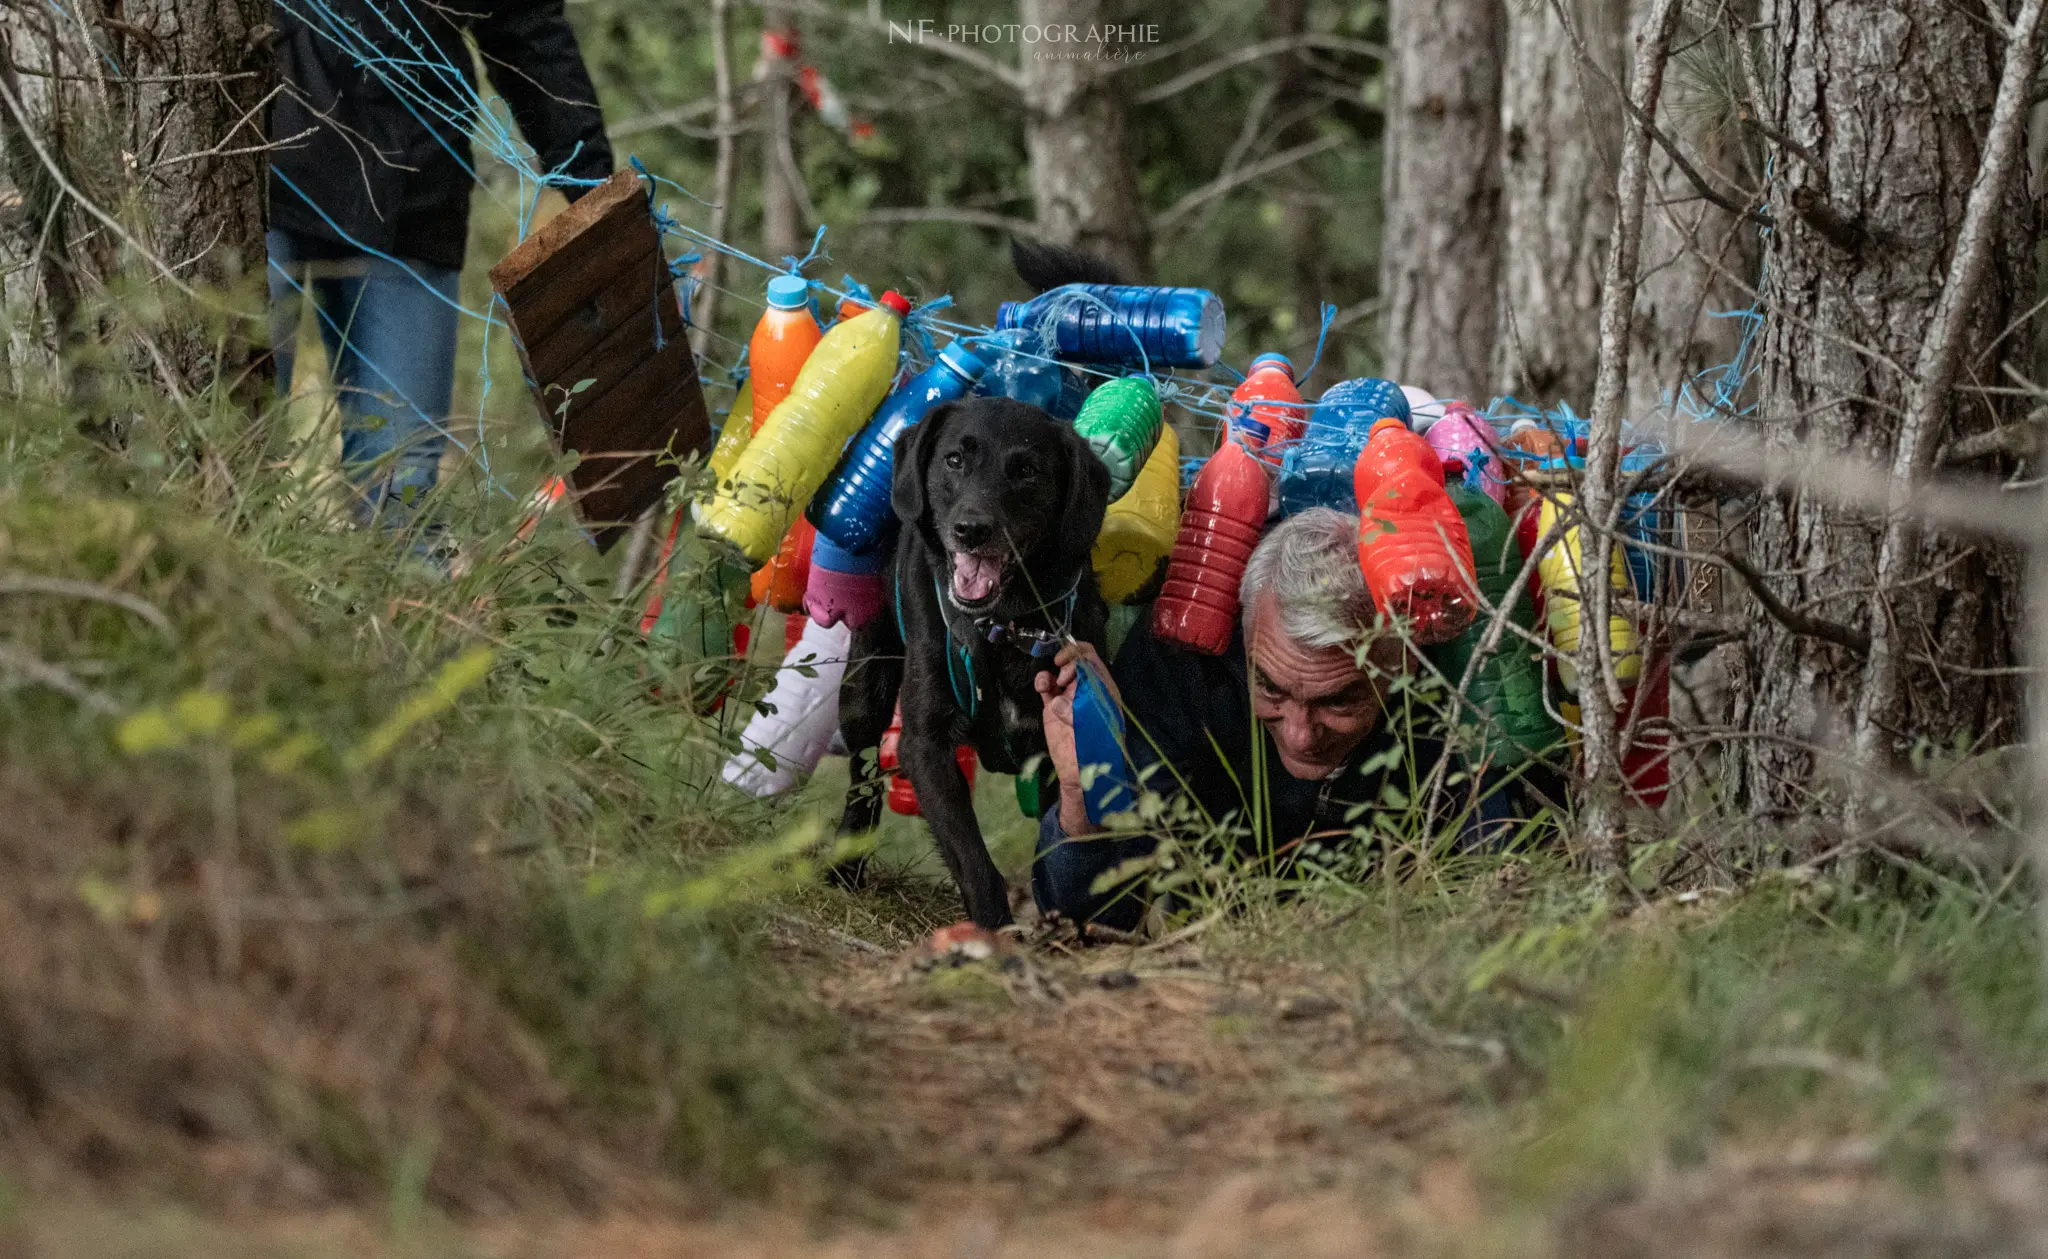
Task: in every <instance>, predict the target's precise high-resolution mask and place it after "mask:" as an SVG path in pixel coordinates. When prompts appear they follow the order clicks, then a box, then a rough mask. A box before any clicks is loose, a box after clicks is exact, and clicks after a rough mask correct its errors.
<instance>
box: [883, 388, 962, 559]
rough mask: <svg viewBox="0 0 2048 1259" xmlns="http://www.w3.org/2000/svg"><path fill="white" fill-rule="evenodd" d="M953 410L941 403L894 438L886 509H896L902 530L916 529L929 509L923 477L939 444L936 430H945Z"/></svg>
mask: <svg viewBox="0 0 2048 1259" xmlns="http://www.w3.org/2000/svg"><path fill="white" fill-rule="evenodd" d="M956 406H958V404H957V403H952V402H945V403H941V404H940V405H938V406H936V407H933V408H932V410H931V412H930V413H929V414H928V415H926V416H925V417H924V418H923V419H922V420H919V421H918V422H917V423H916V424H913V425H911V426H910V427H909V428H908V429H906V430H904V431H903V432H901V433H899V434H897V436H896V449H895V453H894V455H893V460H894V463H893V469H894V470H893V471H892V472H891V473H890V478H891V479H890V482H889V506H890V507H892V508H894V509H895V511H896V519H898V520H900V521H902V522H903V524H904V527H905V528H909V529H915V528H917V522H918V521H920V520H922V519H924V514H925V512H926V510H928V509H929V507H930V503H929V502H928V501H927V499H926V495H925V488H924V485H925V476H926V474H928V473H929V472H930V471H931V466H932V451H933V449H935V448H936V447H937V446H938V444H939V430H940V429H942V428H944V427H945V426H946V419H947V417H949V416H950V415H952V413H953V411H954V409H955V407H956Z"/></svg>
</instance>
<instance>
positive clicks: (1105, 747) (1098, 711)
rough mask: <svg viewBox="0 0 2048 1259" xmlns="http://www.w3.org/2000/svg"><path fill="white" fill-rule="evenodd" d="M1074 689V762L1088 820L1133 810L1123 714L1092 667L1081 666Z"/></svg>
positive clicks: (1133, 793) (1134, 801) (1134, 791)
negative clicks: (1078, 771) (1077, 769)
mask: <svg viewBox="0 0 2048 1259" xmlns="http://www.w3.org/2000/svg"><path fill="white" fill-rule="evenodd" d="M1078 680H1079V682H1080V685H1079V686H1077V687H1075V689H1074V763H1075V764H1076V765H1078V766H1079V767H1080V771H1081V796H1082V798H1083V799H1084V800H1085V801H1086V802H1087V808H1088V820H1089V821H1091V822H1097V823H1099V822H1101V821H1102V820H1103V819H1105V818H1107V817H1108V816H1109V815H1110V814H1112V813H1122V812H1124V811H1125V810H1127V809H1131V808H1134V807H1136V805H1137V803H1138V792H1137V784H1136V783H1135V782H1134V781H1133V780H1132V778H1131V767H1130V762H1129V761H1128V760H1127V759H1126V758H1125V755H1124V715H1123V711H1122V710H1121V709H1120V708H1118V707H1117V703H1116V701H1115V700H1114V699H1111V698H1110V694H1109V688H1108V687H1107V686H1105V685H1104V684H1103V681H1102V678H1101V677H1100V676H1098V674H1097V673H1096V669H1095V666H1094V665H1091V664H1087V663H1083V664H1082V665H1081V668H1080V672H1079V675H1078Z"/></svg>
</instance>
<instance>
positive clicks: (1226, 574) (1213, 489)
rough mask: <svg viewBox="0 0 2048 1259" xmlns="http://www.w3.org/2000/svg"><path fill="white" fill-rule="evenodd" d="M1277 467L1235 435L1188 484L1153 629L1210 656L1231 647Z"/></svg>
mask: <svg viewBox="0 0 2048 1259" xmlns="http://www.w3.org/2000/svg"><path fill="white" fill-rule="evenodd" d="M1270 476H1271V474H1270V473H1269V472H1268V471H1267V468H1266V465H1265V464H1263V463H1261V462H1260V461H1259V460H1258V459H1257V458H1255V457H1253V456H1252V455H1251V454H1250V453H1249V452H1247V451H1246V450H1245V448H1244V447H1242V446H1240V445H1238V444H1237V443H1236V442H1232V441H1227V442H1224V443H1223V444H1222V445H1221V446H1219V447H1217V448H1216V453H1215V454H1213V455H1210V456H1209V461H1208V462H1207V463H1204V464H1203V465H1202V470H1201V472H1200V473H1198V474H1197V475H1196V477H1195V484H1194V488H1193V489H1191V490H1189V491H1188V501H1187V506H1186V507H1185V508H1183V509H1182V511H1181V517H1180V535H1179V536H1178V537H1177V538H1175V539H1174V543H1173V555H1172V556H1171V557H1170V558H1169V559H1168V560H1167V562H1166V581H1165V584H1164V585H1162V586H1161V587H1160V588H1159V598H1158V600H1157V601H1156V602H1154V603H1153V605H1152V634H1153V636H1154V637H1155V638H1157V639H1159V640H1160V641H1161V642H1167V643H1172V644H1174V645H1176V646H1179V647H1186V648H1188V649H1189V650H1191V651H1199V652H1201V653H1203V654H1204V655H1209V656H1220V655H1222V654H1223V653H1224V652H1225V651H1227V650H1228V649H1229V647H1230V632H1231V630H1232V629H1234V628H1235V627H1236V625H1237V612H1238V607H1237V587H1238V583H1240V582H1242V581H1243V580H1244V566H1245V564H1246V563H1247V562H1249V561H1250V560H1251V557H1252V551H1253V549H1254V548H1256V547H1257V546H1258V545H1259V535H1260V534H1261V533H1262V532H1264V531H1265V527H1266V503H1267V495H1268V493H1269V492H1270V489H1269V487H1270V485H1271V480H1270Z"/></svg>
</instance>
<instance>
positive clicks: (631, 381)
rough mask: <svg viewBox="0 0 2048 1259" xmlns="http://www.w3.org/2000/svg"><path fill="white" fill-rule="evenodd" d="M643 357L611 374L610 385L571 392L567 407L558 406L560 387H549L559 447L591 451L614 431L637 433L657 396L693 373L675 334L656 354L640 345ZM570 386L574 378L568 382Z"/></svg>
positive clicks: (692, 365) (647, 345) (684, 342)
mask: <svg viewBox="0 0 2048 1259" xmlns="http://www.w3.org/2000/svg"><path fill="white" fill-rule="evenodd" d="M643 346H644V349H643V350H642V351H641V352H643V353H645V355H646V357H644V358H641V359H639V360H638V361H637V362H631V363H629V364H628V365H627V367H626V370H625V371H624V372H623V373H622V374H621V375H615V376H613V377H612V382H613V383H612V385H611V387H610V388H609V389H601V387H600V386H598V385H592V386H591V387H590V388H589V389H586V390H584V391H583V392H582V393H580V394H572V395H569V409H568V411H567V412H566V413H563V412H561V411H560V410H559V408H560V407H561V405H562V397H563V395H562V393H561V390H560V388H559V387H557V388H555V389H551V390H550V391H549V403H548V411H549V415H548V421H549V422H550V423H551V424H553V425H555V426H556V427H557V429H558V430H559V432H560V434H561V441H562V445H563V446H564V447H566V448H567V449H570V450H595V449H597V447H598V444H600V443H602V442H606V441H610V440H613V439H614V437H615V436H616V435H620V434H625V433H631V432H638V431H639V430H640V428H641V427H642V424H641V419H640V417H643V416H645V415H647V414H648V413H649V411H650V410H651V408H652V407H653V405H654V403H655V401H656V399H659V398H661V397H663V396H665V395H666V394H667V393H668V392H669V391H670V390H671V389H672V388H673V387H674V385H675V383H676V382H677V381H678V380H680V379H681V378H682V374H683V373H684V372H686V371H687V372H689V373H691V374H692V375H694V374H695V373H696V370H697V369H696V361H695V359H694V358H693V357H692V356H691V354H690V343H689V341H688V340H687V339H685V338H682V337H678V338H676V339H674V340H671V341H670V342H669V343H668V344H667V345H665V346H663V347H662V348H661V349H660V350H659V351H658V352H657V351H656V350H655V349H654V347H653V345H652V343H651V342H650V343H643ZM569 383H570V385H571V386H573V385H574V383H575V382H574V381H570V382H569Z"/></svg>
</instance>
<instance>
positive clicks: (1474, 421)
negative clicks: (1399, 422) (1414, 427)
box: [1427, 402, 1508, 507]
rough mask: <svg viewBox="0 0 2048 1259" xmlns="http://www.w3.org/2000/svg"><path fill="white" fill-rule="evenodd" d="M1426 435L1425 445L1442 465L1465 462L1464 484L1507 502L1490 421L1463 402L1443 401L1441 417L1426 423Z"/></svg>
mask: <svg viewBox="0 0 2048 1259" xmlns="http://www.w3.org/2000/svg"><path fill="white" fill-rule="evenodd" d="M1427 436H1428V439H1429V448H1430V449H1431V450H1434V451H1435V452H1436V453H1437V458H1439V459H1441V460H1442V461H1443V462H1444V465H1445V466H1446V467H1448V466H1449V465H1450V464H1451V463H1452V462H1453V461H1456V462H1458V463H1461V464H1463V465H1464V466H1465V484H1467V485H1469V486H1471V487H1472V488H1473V489H1475V490H1478V491H1479V492H1480V493H1482V494H1484V495H1486V496H1487V497H1488V498H1490V499H1492V500H1493V501H1494V502H1496V503H1499V504H1500V505H1501V506H1502V507H1506V506H1507V501H1508V486H1507V481H1506V480H1505V479H1503V478H1502V476H1501V475H1500V473H1501V456H1500V453H1499V451H1498V450H1496V449H1495V445H1496V439H1495V438H1494V435H1493V426H1492V425H1490V424H1488V423H1487V422H1486V421H1485V420H1483V419H1481V418H1480V417H1479V416H1478V415H1476V414H1474V413H1473V411H1472V408H1471V407H1469V406H1466V405H1465V404H1464V403H1462V402H1447V403H1445V404H1444V414H1443V418H1442V419H1440V420H1438V421H1437V422H1436V423H1434V424H1432V425H1430V426H1429V432H1428V434H1427Z"/></svg>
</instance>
